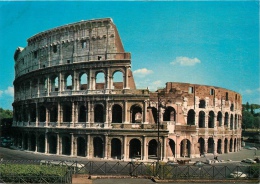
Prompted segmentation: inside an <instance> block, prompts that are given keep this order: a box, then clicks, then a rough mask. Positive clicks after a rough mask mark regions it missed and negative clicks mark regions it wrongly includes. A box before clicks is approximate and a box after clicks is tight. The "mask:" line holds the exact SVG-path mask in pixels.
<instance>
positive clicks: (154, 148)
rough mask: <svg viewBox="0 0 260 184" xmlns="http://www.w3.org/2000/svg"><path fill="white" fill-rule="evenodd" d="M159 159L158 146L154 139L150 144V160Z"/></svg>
mask: <svg viewBox="0 0 260 184" xmlns="http://www.w3.org/2000/svg"><path fill="white" fill-rule="evenodd" d="M156 158H158V145H157V141H156V140H155V139H152V140H150V141H149V143H148V159H156Z"/></svg>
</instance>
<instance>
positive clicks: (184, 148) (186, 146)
mask: <svg viewBox="0 0 260 184" xmlns="http://www.w3.org/2000/svg"><path fill="white" fill-rule="evenodd" d="M180 150H181V154H180V156H181V157H190V153H191V142H190V140H189V139H183V140H182V141H181V144H180Z"/></svg>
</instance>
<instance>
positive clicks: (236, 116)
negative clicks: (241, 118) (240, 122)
mask: <svg viewBox="0 0 260 184" xmlns="http://www.w3.org/2000/svg"><path fill="white" fill-rule="evenodd" d="M237 118H238V115H237V114H235V130H236V129H237Z"/></svg>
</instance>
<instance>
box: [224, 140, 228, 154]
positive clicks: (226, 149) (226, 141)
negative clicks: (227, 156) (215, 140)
mask: <svg viewBox="0 0 260 184" xmlns="http://www.w3.org/2000/svg"><path fill="white" fill-rule="evenodd" d="M224 153H228V140H227V138H225V145H224Z"/></svg>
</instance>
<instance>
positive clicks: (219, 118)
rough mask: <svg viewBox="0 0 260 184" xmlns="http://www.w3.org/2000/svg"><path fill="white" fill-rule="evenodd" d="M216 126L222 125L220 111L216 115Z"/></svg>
mask: <svg viewBox="0 0 260 184" xmlns="http://www.w3.org/2000/svg"><path fill="white" fill-rule="evenodd" d="M217 121H218V126H219V127H221V126H222V113H221V112H220V111H219V112H218V116H217Z"/></svg>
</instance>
